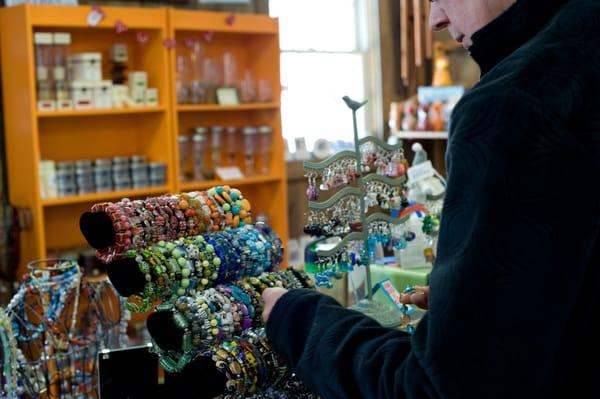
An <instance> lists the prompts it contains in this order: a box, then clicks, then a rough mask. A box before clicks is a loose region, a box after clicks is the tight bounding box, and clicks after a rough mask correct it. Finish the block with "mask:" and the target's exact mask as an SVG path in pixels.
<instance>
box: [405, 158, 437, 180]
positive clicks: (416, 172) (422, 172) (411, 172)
mask: <svg viewBox="0 0 600 399" xmlns="http://www.w3.org/2000/svg"><path fill="white" fill-rule="evenodd" d="M432 176H435V169H433V165H432V164H431V161H427V162H423V163H420V164H418V165H415V166H413V167H411V168H409V169H408V181H409V183H410V184H413V183H417V182H420V181H421V180H425V179H427V178H429V177H432Z"/></svg>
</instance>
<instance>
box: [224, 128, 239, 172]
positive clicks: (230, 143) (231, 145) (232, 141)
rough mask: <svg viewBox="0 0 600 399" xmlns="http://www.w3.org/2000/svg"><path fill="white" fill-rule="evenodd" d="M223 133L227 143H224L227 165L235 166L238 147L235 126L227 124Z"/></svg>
mask: <svg viewBox="0 0 600 399" xmlns="http://www.w3.org/2000/svg"><path fill="white" fill-rule="evenodd" d="M225 133H226V137H227V143H226V144H225V148H226V151H227V166H236V165H237V149H238V141H237V128H236V127H234V126H229V127H228V128H226V129H225Z"/></svg>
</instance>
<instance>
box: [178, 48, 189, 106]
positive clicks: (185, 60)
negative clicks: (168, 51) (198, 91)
mask: <svg viewBox="0 0 600 399" xmlns="http://www.w3.org/2000/svg"><path fill="white" fill-rule="evenodd" d="M191 84H192V65H191V63H190V57H189V54H188V52H187V49H186V48H185V47H183V48H182V47H178V48H177V55H176V56H175V91H176V93H177V104H189V103H190V98H191V95H190V90H191Z"/></svg>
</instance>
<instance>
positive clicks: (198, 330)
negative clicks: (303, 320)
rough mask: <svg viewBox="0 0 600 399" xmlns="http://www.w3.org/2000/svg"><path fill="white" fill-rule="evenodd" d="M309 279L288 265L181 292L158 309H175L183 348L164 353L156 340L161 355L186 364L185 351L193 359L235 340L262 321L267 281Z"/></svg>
mask: <svg viewBox="0 0 600 399" xmlns="http://www.w3.org/2000/svg"><path fill="white" fill-rule="evenodd" d="M294 273H297V274H298V276H296V275H295V274H294ZM303 281H306V282H304V283H303ZM308 281H310V280H309V277H308V275H307V274H305V273H304V274H303V273H302V272H297V271H294V270H292V269H287V270H283V271H281V272H278V273H263V274H261V275H260V276H258V277H248V278H244V279H242V280H240V281H238V282H237V283H236V284H227V285H218V286H216V287H214V288H208V289H205V290H203V291H200V292H197V293H196V294H195V295H194V296H188V295H184V296H179V297H177V298H176V299H175V300H174V301H173V302H170V303H164V304H161V305H159V306H158V307H157V309H156V311H157V312H164V311H168V312H171V313H172V318H173V323H174V324H175V325H176V327H177V328H178V329H179V330H181V331H182V334H183V335H184V337H185V341H182V342H181V349H180V350H177V351H167V352H164V354H163V353H162V352H160V348H158V345H157V344H156V343H155V345H156V347H157V350H158V351H159V353H161V356H167V357H170V358H171V360H172V362H170V363H169V364H170V366H171V367H184V366H185V363H184V362H183V361H182V360H181V359H182V358H183V356H184V355H187V356H186V357H185V359H188V360H189V359H191V358H193V357H194V356H195V355H197V354H199V353H203V352H205V351H206V350H207V349H208V348H210V346H211V345H213V344H218V343H219V342H223V341H224V340H231V339H233V338H234V337H235V336H237V335H239V334H244V333H245V331H249V330H251V328H252V327H253V326H257V325H261V324H262V320H261V315H262V308H263V304H262V300H261V293H262V290H263V289H264V288H265V287H266V286H267V285H269V286H281V287H284V288H288V289H294V288H301V287H309V286H310V285H311V284H310V283H309V282H308ZM268 363H271V364H276V363H277V362H276V361H275V360H273V359H266V360H265V364H268Z"/></svg>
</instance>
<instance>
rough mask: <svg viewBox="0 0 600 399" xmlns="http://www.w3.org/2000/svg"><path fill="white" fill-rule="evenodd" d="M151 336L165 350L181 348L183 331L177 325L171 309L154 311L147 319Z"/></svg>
mask: <svg viewBox="0 0 600 399" xmlns="http://www.w3.org/2000/svg"><path fill="white" fill-rule="evenodd" d="M146 327H148V332H149V333H150V336H151V337H152V339H153V340H154V342H156V344H157V345H158V347H159V348H161V349H163V350H173V351H179V350H181V343H182V341H183V331H181V330H180V329H179V328H177V326H176V325H175V322H174V321H173V313H171V312H169V311H162V312H154V313H152V314H151V315H150V316H148V319H147V320H146Z"/></svg>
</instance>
